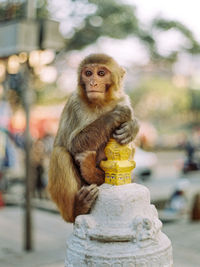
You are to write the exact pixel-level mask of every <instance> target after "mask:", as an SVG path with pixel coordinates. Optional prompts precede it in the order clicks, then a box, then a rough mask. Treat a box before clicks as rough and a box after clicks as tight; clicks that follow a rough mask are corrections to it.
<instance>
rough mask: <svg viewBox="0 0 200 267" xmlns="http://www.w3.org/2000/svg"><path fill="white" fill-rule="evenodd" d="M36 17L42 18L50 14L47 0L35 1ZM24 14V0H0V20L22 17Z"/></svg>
mask: <svg viewBox="0 0 200 267" xmlns="http://www.w3.org/2000/svg"><path fill="white" fill-rule="evenodd" d="M36 9H37V18H38V19H44V18H48V17H49V16H50V14H49V11H48V0H37V1H36ZM25 15H26V1H25V0H18V1H17V0H15V1H12V0H11V1H2V2H1V3H0V21H8V20H12V19H23V18H25Z"/></svg>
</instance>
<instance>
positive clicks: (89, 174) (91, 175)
mask: <svg viewBox="0 0 200 267" xmlns="http://www.w3.org/2000/svg"><path fill="white" fill-rule="evenodd" d="M75 158H76V160H77V161H78V162H79V164H80V170H81V175H82V177H83V179H84V180H85V181H86V182H87V183H88V184H97V185H101V184H103V183H104V180H105V174H104V171H103V170H101V169H99V168H98V167H96V164H97V160H96V151H86V152H83V153H80V154H77V155H76V157H75Z"/></svg>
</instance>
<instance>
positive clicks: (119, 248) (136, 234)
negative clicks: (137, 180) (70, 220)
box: [65, 184, 172, 267]
mask: <svg viewBox="0 0 200 267" xmlns="http://www.w3.org/2000/svg"><path fill="white" fill-rule="evenodd" d="M161 227H162V223H161V222H160V220H159V219H158V215H157V211H156V209H155V207H154V206H153V205H151V204H150V194H149V190H148V189H147V188H146V187H144V186H142V185H138V184H129V185H122V186H111V185H107V184H104V185H102V186H101V187H100V192H99V197H98V200H97V202H96V204H95V206H94V208H93V209H92V211H91V214H88V215H81V216H78V217H77V219H76V222H75V225H74V231H73V234H72V235H71V237H70V238H69V240H68V242H67V255H66V261H65V267H106V266H107V267H117V266H120V267H136V266H137V267H144V266H145V267H150V266H151V267H170V266H172V247H171V242H170V240H169V239H168V238H167V236H166V235H165V234H163V233H162V232H161Z"/></svg>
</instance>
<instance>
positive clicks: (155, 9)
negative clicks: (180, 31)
mask: <svg viewBox="0 0 200 267" xmlns="http://www.w3.org/2000/svg"><path fill="white" fill-rule="evenodd" d="M124 1H125V2H127V3H129V4H134V5H135V6H136V7H137V10H138V15H139V17H140V19H141V20H144V21H145V22H146V23H148V21H149V20H150V19H152V18H153V17H154V16H156V15H158V14H159V15H162V16H164V17H166V18H169V19H177V20H180V22H182V23H184V24H185V25H186V26H188V27H189V28H191V30H192V31H193V32H194V33H195V37H196V38H198V40H199V41H200V14H199V9H200V2H199V1H198V0H124Z"/></svg>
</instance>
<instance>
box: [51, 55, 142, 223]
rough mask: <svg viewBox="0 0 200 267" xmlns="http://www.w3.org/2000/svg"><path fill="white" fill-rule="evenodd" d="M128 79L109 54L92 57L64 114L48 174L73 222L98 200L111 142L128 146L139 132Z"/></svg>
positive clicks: (55, 196)
mask: <svg viewBox="0 0 200 267" xmlns="http://www.w3.org/2000/svg"><path fill="white" fill-rule="evenodd" d="M124 74H125V71H124V69H123V68H122V67H120V66H119V65H118V64H117V63H116V62H115V61H114V59H113V58H111V57H109V56H107V55H104V54H92V55H90V56H88V57H86V58H85V59H84V60H83V61H82V62H81V64H80V66H79V69H78V88H77V91H76V92H75V93H73V94H72V95H71V96H70V97H69V99H68V101H67V104H66V105H65V107H64V110H63V112H62V115H61V119H60V124H59V129H58V132H57V135H56V138H55V142H54V148H53V152H52V155H51V160H50V168H49V184H48V189H49V192H50V194H51V197H52V199H53V200H54V201H55V202H56V204H57V206H58V208H59V210H60V212H61V214H62V216H63V218H64V219H65V220H66V221H68V222H74V220H75V218H76V216H78V215H80V214H86V213H88V212H89V211H90V209H91V206H92V205H93V204H94V202H95V200H96V198H97V196H98V185H101V184H102V183H104V178H105V175H104V171H103V170H102V169H101V168H100V166H99V165H100V162H101V160H105V159H106V157H105V154H104V148H105V146H106V144H107V142H108V141H109V139H110V138H111V137H112V138H114V139H115V140H116V141H117V142H118V143H120V144H128V143H129V142H131V141H132V140H133V139H134V138H135V136H136V134H137V132H138V129H139V127H138V122H137V120H136V118H135V117H134V114H133V110H132V108H131V105H130V101H129V97H128V96H127V95H126V94H125V93H124V91H123V87H122V81H123V77H124Z"/></svg>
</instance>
